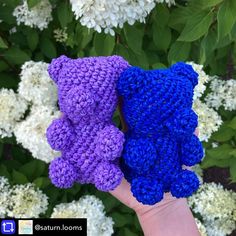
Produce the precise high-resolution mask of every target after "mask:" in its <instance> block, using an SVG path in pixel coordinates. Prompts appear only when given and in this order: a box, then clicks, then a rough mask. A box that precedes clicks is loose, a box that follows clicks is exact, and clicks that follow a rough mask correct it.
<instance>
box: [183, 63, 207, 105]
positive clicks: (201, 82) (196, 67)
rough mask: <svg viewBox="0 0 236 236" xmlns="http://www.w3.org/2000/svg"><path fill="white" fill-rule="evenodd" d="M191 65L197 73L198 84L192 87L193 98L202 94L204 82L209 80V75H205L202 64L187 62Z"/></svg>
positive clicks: (204, 87) (204, 86)
mask: <svg viewBox="0 0 236 236" xmlns="http://www.w3.org/2000/svg"><path fill="white" fill-rule="evenodd" d="M187 64H189V65H191V66H192V67H193V69H194V71H195V72H196V73H198V84H197V86H196V87H195V88H194V95H193V100H195V99H196V98H199V97H201V96H202V95H203V93H204V91H205V89H206V85H205V84H206V83H207V82H209V81H210V76H209V75H207V74H206V73H205V72H204V70H203V65H199V64H196V63H194V62H187Z"/></svg>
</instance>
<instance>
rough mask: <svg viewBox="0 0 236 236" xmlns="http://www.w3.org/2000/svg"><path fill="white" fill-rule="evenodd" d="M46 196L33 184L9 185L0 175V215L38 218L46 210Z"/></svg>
mask: <svg viewBox="0 0 236 236" xmlns="http://www.w3.org/2000/svg"><path fill="white" fill-rule="evenodd" d="M47 207H48V197H47V196H46V195H45V194H44V193H43V192H42V191H41V190H39V189H38V188H36V187H35V186H34V185H33V184H31V183H28V184H25V185H14V186H13V187H11V186H10V185H9V182H8V180H7V179H6V178H5V177H2V176H1V177H0V216H1V217H6V216H7V217H16V218H38V217H39V215H40V214H43V213H45V212H46V210H47Z"/></svg>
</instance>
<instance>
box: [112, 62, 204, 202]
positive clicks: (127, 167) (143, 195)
mask: <svg viewBox="0 0 236 236" xmlns="http://www.w3.org/2000/svg"><path fill="white" fill-rule="evenodd" d="M197 83H198V74H197V73H196V72H195V71H194V70H193V69H192V67H191V66H190V65H188V64H185V63H183V62H179V63H176V64H175V65H173V66H171V67H170V68H169V69H160V70H151V71H145V70H143V69H140V68H138V67H129V68H128V69H127V70H125V71H124V72H123V73H122V74H121V76H120V78H119V80H118V84H117V90H118V93H119V95H120V96H122V97H123V98H122V99H123V115H124V119H125V122H126V124H127V126H128V131H127V133H126V142H125V145H124V150H123V157H122V163H121V167H122V170H123V172H124V175H125V178H126V179H127V180H128V181H129V182H130V183H131V191H132V193H133V195H134V196H135V197H136V199H137V200H138V201H139V202H142V203H143V204H149V205H153V204H155V203H157V202H159V201H161V199H162V198H163V194H164V192H171V194H172V195H173V196H175V197H177V198H180V197H188V196H190V195H191V194H192V193H193V192H195V191H196V190H197V189H198V187H199V180H198V178H197V176H196V174H195V173H194V172H192V171H190V170H186V169H183V168H182V165H186V166H192V165H195V164H196V163H198V162H200V161H201V159H202V157H203V148H202V145H201V142H200V141H199V139H198V138H197V136H196V135H195V134H194V131H195V129H196V127H197V124H198V120H197V115H196V114H195V113H194V111H193V110H192V98H193V89H194V87H195V86H196V85H197Z"/></svg>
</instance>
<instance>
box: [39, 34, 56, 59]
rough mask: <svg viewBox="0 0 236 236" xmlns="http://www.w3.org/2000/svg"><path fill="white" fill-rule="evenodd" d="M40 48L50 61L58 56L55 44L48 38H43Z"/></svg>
mask: <svg viewBox="0 0 236 236" xmlns="http://www.w3.org/2000/svg"><path fill="white" fill-rule="evenodd" d="M40 48H41V51H42V53H43V54H44V55H45V56H46V57H48V58H50V59H52V58H55V57H56V56H57V51H56V48H55V46H54V44H53V43H52V41H51V40H50V39H48V38H46V37H43V38H42V39H41V42H40Z"/></svg>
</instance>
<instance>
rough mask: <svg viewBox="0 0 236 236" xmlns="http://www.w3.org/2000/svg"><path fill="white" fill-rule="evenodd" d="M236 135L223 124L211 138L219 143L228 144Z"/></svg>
mask: <svg viewBox="0 0 236 236" xmlns="http://www.w3.org/2000/svg"><path fill="white" fill-rule="evenodd" d="M234 134H235V131H234V130H233V129H232V128H230V127H229V126H227V125H226V124H223V125H222V126H221V127H220V128H219V130H218V131H217V132H215V133H214V134H212V136H211V138H212V139H213V140H215V141H217V142H226V141H228V140H230V139H231V138H232V137H233V136H234Z"/></svg>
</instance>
